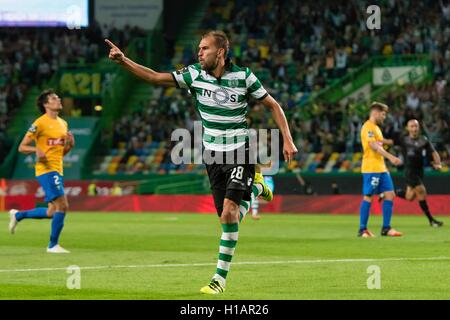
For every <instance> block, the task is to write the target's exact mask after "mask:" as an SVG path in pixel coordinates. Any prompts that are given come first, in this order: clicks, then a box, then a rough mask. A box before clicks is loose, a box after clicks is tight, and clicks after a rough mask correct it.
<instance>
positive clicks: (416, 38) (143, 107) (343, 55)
mask: <svg viewBox="0 0 450 320" xmlns="http://www.w3.org/2000/svg"><path fill="white" fill-rule="evenodd" d="M319 2H320V1H319ZM324 7H325V11H323V12H322V9H321V6H318V5H317V1H314V2H313V1H302V2H298V1H283V2H275V1H265V2H264V3H263V4H261V3H258V2H257V1H223V0H213V1H210V2H209V7H208V8H207V10H206V14H205V15H204V19H203V21H202V24H201V28H200V30H198V32H197V33H196V34H194V35H193V38H192V39H191V42H190V43H189V41H184V42H183V46H180V44H179V43H178V44H177V46H176V48H175V50H174V52H175V56H174V58H173V59H172V65H171V66H170V68H171V69H172V70H173V69H176V68H179V67H181V66H183V65H188V64H190V63H194V62H196V53H195V48H196V45H197V41H198V37H199V35H201V33H202V32H203V31H205V30H207V29H223V30H225V31H226V32H227V33H228V35H229V36H230V38H231V52H230V56H231V58H232V59H233V60H235V61H236V63H237V64H238V65H239V64H241V65H246V66H249V67H250V68H251V69H252V70H253V71H254V72H255V74H256V75H257V76H258V77H259V78H260V79H261V81H262V82H263V84H264V85H265V87H266V88H267V89H268V90H269V91H270V93H271V94H272V95H273V96H274V97H275V98H276V99H277V100H278V101H279V102H281V104H282V105H283V106H284V107H285V111H286V113H287V114H288V115H289V120H290V126H291V127H292V133H293V136H294V139H295V141H296V145H298V146H301V148H302V152H300V154H299V155H298V158H297V159H296V161H294V162H293V163H291V165H290V166H289V167H288V166H286V168H285V170H294V171H298V169H301V170H303V171H312V172H333V171H338V172H352V171H354V172H358V171H359V169H360V168H359V167H360V162H361V154H360V152H361V146H360V137H359V130H360V126H361V125H362V123H363V121H364V119H365V116H366V110H365V109H364V107H362V106H361V104H360V103H358V102H357V101H355V100H354V99H349V100H347V102H346V103H344V104H339V103H329V102H327V101H318V102H317V103H306V102H307V101H308V98H309V97H310V96H312V95H314V94H315V93H317V92H320V91H321V90H324V88H327V87H330V86H332V85H333V84H336V83H337V84H339V81H340V79H342V77H343V76H344V75H345V74H348V73H351V72H353V71H355V70H357V69H358V68H359V67H360V66H361V64H363V63H364V62H365V61H367V60H368V59H369V57H370V56H373V55H380V56H381V57H382V58H383V57H391V56H394V57H397V56H400V57H401V56H402V55H411V54H417V55H419V54H426V55H427V57H429V60H430V61H431V71H432V75H431V77H430V79H431V80H429V81H423V82H421V83H416V84H410V85H407V86H401V87H400V88H396V89H393V90H391V91H388V92H385V93H382V94H381V95H380V96H379V97H380V99H382V100H384V101H385V102H386V103H387V104H388V105H390V106H391V112H390V114H389V116H388V119H387V121H386V125H385V128H384V131H385V132H384V133H385V135H386V137H388V138H389V137H394V136H395V135H399V134H401V132H402V130H403V127H404V124H405V121H406V120H407V119H410V118H412V117H415V118H418V119H419V120H421V121H423V123H424V125H425V129H426V131H427V134H428V135H429V137H430V139H431V140H432V141H433V143H434V144H435V145H436V147H437V149H438V150H439V152H440V154H441V157H442V159H443V163H444V165H446V166H447V167H448V165H449V161H450V160H449V153H450V144H449V141H450V128H449V123H450V108H449V105H450V103H449V102H450V90H448V86H447V84H448V81H449V80H450V46H449V39H450V37H449V35H450V27H449V24H448V23H447V22H448V10H445V6H443V5H441V4H440V3H439V2H437V1H417V0H409V1H402V2H395V1H388V2H387V7H388V11H389V12H388V13H387V14H385V15H384V17H383V28H382V30H381V31H380V32H371V31H369V30H367V28H366V26H365V25H364V24H361V25H358V24H355V23H354V21H355V20H357V19H358V20H359V21H364V19H363V17H361V16H359V15H361V12H364V11H363V10H359V9H360V8H358V7H357V2H353V1H349V2H346V3H339V4H334V5H331V6H330V5H328V6H324ZM411 7H415V8H417V10H414V11H411V10H410V8H411ZM286 13H288V14H286ZM299 14H300V15H301V17H302V18H301V19H298V16H299ZM231 17H232V18H231ZM149 106H150V108H147V107H149ZM261 108H263V106H262V105H261V104H258V103H257V101H254V102H253V103H251V104H250V105H249V118H250V120H249V121H250V123H251V125H252V127H255V128H256V127H264V128H273V127H274V125H275V124H274V123H273V120H271V119H270V116H269V115H267V114H266V113H262V112H260V111H261ZM193 109H194V108H193V101H192V100H191V98H190V97H189V96H187V94H186V93H185V92H181V91H179V90H174V89H172V88H170V89H164V90H162V89H156V90H154V95H153V96H152V98H151V101H150V102H144V101H142V102H140V105H139V106H138V107H137V108H136V110H138V112H137V113H136V112H135V114H134V115H132V114H128V115H125V116H124V117H123V118H122V120H121V122H120V123H121V125H119V126H117V127H116V128H115V131H114V143H113V145H114V146H113V149H112V151H111V154H109V155H107V156H106V157H104V158H103V160H102V161H101V164H100V167H99V168H97V170H96V172H97V173H106V172H108V173H111V174H113V173H119V172H121V173H122V172H128V173H135V172H139V171H142V172H180V171H191V170H195V167H193V166H182V167H177V166H175V165H173V164H170V158H169V157H168V155H169V152H170V132H171V130H172V129H175V128H177V127H187V128H189V129H192V120H194V119H196V118H197V117H196V115H195V113H194V112H193ZM155 119H157V120H155ZM168 119H176V121H173V122H170V121H167V120H168ZM130 123H133V124H134V125H130ZM130 137H131V139H130ZM197 170H200V171H201V170H202V167H201V166H200V168H198V169H197ZM394 170H395V169H394Z"/></svg>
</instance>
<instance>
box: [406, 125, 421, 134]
mask: <svg viewBox="0 0 450 320" xmlns="http://www.w3.org/2000/svg"><path fill="white" fill-rule="evenodd" d="M406 130H408V133H409V135H410V136H412V137H414V138H415V137H417V136H418V135H419V130H420V128H419V123H418V122H417V121H409V122H408V125H407V126H406Z"/></svg>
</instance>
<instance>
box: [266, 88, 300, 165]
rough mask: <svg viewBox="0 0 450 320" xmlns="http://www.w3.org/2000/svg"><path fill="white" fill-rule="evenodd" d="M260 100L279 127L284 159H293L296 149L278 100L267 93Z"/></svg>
mask: <svg viewBox="0 0 450 320" xmlns="http://www.w3.org/2000/svg"><path fill="white" fill-rule="evenodd" d="M261 102H262V103H263V104H264V105H265V106H266V107H268V108H269V109H270V111H271V112H272V116H273V119H274V120H275V122H276V124H277V125H278V128H280V131H281V135H282V136H283V142H284V143H283V155H284V160H286V161H288V162H290V161H291V160H292V159H294V156H295V155H296V154H297V152H298V150H297V147H296V146H295V144H294V141H293V139H292V136H291V132H290V130H289V125H288V122H287V120H286V116H285V114H284V111H283V109H282V108H281V106H280V105H279V104H278V102H276V100H275V99H274V98H273V97H272V96H271V95H270V94H268V95H267V96H266V97H265V98H264V99H262V100H261Z"/></svg>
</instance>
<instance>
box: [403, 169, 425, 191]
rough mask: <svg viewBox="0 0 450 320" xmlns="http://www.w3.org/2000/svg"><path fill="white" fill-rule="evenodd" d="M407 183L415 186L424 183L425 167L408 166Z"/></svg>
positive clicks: (412, 186) (406, 171) (406, 172)
mask: <svg viewBox="0 0 450 320" xmlns="http://www.w3.org/2000/svg"><path fill="white" fill-rule="evenodd" d="M405 179H406V185H407V186H409V187H411V188H414V187H417V186H420V185H422V184H423V168H406V170H405Z"/></svg>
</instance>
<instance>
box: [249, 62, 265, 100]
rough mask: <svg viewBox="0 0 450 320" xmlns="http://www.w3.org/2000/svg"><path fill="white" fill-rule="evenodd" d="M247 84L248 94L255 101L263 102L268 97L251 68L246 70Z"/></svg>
mask: <svg viewBox="0 0 450 320" xmlns="http://www.w3.org/2000/svg"><path fill="white" fill-rule="evenodd" d="M245 76H246V78H245V84H246V86H247V92H248V93H249V94H250V95H251V96H252V97H253V98H255V99H258V100H262V99H264V98H265V97H267V95H268V93H267V91H266V89H264V87H263V86H262V84H261V82H260V81H259V79H258V78H257V77H256V76H255V74H254V73H253V72H251V71H250V69H249V68H246V69H245Z"/></svg>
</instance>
